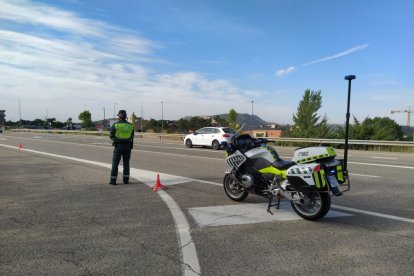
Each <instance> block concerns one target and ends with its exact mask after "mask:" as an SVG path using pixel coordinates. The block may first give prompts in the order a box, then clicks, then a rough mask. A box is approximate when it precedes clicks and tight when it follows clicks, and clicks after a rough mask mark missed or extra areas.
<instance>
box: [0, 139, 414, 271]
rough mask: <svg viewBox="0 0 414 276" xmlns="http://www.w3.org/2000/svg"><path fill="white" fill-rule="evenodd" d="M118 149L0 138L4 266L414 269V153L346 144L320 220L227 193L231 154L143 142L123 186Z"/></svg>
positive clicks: (286, 154)
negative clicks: (336, 186)
mask: <svg viewBox="0 0 414 276" xmlns="http://www.w3.org/2000/svg"><path fill="white" fill-rule="evenodd" d="M19 144H21V145H22V146H23V149H21V150H19V149H18V146H19ZM277 150H278V152H279V154H280V155H281V156H282V157H283V158H285V159H289V158H290V157H291V156H292V155H293V150H294V149H293V148H281V147H280V148H277ZM338 154H339V155H340V154H342V152H341V151H338ZM111 157H112V148H111V145H110V143H109V139H108V138H106V137H89V136H71V135H46V134H33V133H11V132H6V133H3V134H2V135H0V171H1V177H0V185H1V188H2V193H1V194H0V231H1V240H0V246H1V251H0V272H1V274H68V275H72V274H73V275H79V274H82V275H96V274H135V275H182V274H183V271H184V273H185V274H186V275H197V274H202V275H282V274H283V275H413V274H414V265H413V263H414V261H413V256H414V227H413V226H414V190H413V186H414V181H413V179H414V154H408V153H384V152H360V151H350V156H349V161H350V163H349V165H348V168H349V171H350V173H351V184H352V187H351V191H349V192H348V193H346V194H345V195H344V196H342V197H335V198H333V204H334V206H333V208H332V210H331V211H330V213H329V214H328V216H327V217H325V218H324V219H322V220H320V221H317V222H311V221H306V220H303V219H300V218H299V217H298V216H297V215H295V214H294V213H293V211H292V210H291V208H290V206H289V205H288V204H287V202H283V205H282V209H281V210H279V211H275V212H274V215H273V216H271V215H270V214H268V213H266V207H265V206H263V204H265V202H266V201H265V200H264V199H263V198H259V197H257V196H254V195H249V197H248V198H247V199H246V200H245V201H244V202H242V203H236V202H233V201H231V200H230V199H228V198H227V197H226V195H225V194H224V191H223V188H222V186H221V182H222V178H223V175H224V171H225V170H226V168H227V166H226V164H225V162H224V151H214V150H212V149H204V148H193V149H187V148H185V147H184V146H183V145H181V144H177V143H160V142H156V141H145V140H142V141H139V140H137V141H136V143H135V146H134V150H133V154H132V159H131V167H132V168H133V170H132V171H131V174H132V176H133V177H135V179H133V181H132V184H130V185H117V186H110V185H108V181H109V174H110V169H109V165H110V162H111ZM156 174H159V175H160V177H161V181H162V183H163V184H165V185H167V186H168V187H169V188H168V189H167V190H165V191H159V192H158V193H155V192H154V191H153V190H151V189H150V187H149V186H151V185H153V184H155V180H156V178H155V176H156ZM120 179H121V178H120ZM235 210H236V211H235ZM237 211H238V212H239V213H237ZM234 212H236V213H234ZM240 212H241V213H240ZM236 218H237V219H239V220H237V219H236ZM240 218H241V220H240Z"/></svg>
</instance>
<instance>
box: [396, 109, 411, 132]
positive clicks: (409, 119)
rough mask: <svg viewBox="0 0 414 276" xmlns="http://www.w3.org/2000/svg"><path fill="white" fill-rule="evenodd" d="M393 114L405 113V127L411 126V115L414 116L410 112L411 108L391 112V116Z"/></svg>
mask: <svg viewBox="0 0 414 276" xmlns="http://www.w3.org/2000/svg"><path fill="white" fill-rule="evenodd" d="M394 113H407V127H408V128H410V126H411V115H412V114H414V110H411V107H408V110H391V114H394Z"/></svg>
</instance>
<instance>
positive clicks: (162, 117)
mask: <svg viewBox="0 0 414 276" xmlns="http://www.w3.org/2000/svg"><path fill="white" fill-rule="evenodd" d="M163 132H164V102H163V101H161V133H163Z"/></svg>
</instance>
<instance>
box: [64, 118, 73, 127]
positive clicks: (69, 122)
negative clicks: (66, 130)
mask: <svg viewBox="0 0 414 276" xmlns="http://www.w3.org/2000/svg"><path fill="white" fill-rule="evenodd" d="M72 123H73V122H72V117H69V118H68V119H67V120H66V124H67V125H68V126H70V125H71V124H72Z"/></svg>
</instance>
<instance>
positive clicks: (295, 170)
mask: <svg viewBox="0 0 414 276" xmlns="http://www.w3.org/2000/svg"><path fill="white" fill-rule="evenodd" d="M310 173H312V169H311V168H310V167H306V168H291V169H290V170H289V175H290V174H310Z"/></svg>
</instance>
